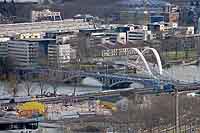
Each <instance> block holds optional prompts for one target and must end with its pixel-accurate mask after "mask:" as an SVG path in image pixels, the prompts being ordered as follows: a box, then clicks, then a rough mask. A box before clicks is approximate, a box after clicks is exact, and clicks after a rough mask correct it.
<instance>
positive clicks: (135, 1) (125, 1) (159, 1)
mask: <svg viewBox="0 0 200 133" xmlns="http://www.w3.org/2000/svg"><path fill="white" fill-rule="evenodd" d="M146 1H147V2H146V5H147V6H149V7H163V6H168V5H170V3H168V2H165V1H163V0H146ZM118 4H119V5H129V6H130V5H131V6H134V7H144V5H145V0H121V1H120V2H118Z"/></svg>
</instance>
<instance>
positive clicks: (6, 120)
mask: <svg viewBox="0 0 200 133" xmlns="http://www.w3.org/2000/svg"><path fill="white" fill-rule="evenodd" d="M29 122H38V121H37V120H36V119H25V118H17V117H0V124H13V123H16V124H18V123H29Z"/></svg>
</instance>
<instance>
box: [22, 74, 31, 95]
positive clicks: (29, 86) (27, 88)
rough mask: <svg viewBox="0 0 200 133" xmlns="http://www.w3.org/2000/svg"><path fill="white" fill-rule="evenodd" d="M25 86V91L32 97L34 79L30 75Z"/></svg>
mask: <svg viewBox="0 0 200 133" xmlns="http://www.w3.org/2000/svg"><path fill="white" fill-rule="evenodd" d="M23 84H24V89H25V90H26V93H27V95H28V96H30V95H31V92H32V90H33V82H32V78H31V77H30V75H28V74H26V75H25V79H24V82H23Z"/></svg>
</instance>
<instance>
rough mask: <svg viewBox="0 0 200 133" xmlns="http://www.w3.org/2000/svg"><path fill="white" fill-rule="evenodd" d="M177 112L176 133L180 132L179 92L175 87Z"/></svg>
mask: <svg viewBox="0 0 200 133" xmlns="http://www.w3.org/2000/svg"><path fill="white" fill-rule="evenodd" d="M175 112H176V120H175V121H176V133H179V94H178V89H177V88H175Z"/></svg>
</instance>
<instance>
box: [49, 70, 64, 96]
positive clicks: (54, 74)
mask: <svg viewBox="0 0 200 133" xmlns="http://www.w3.org/2000/svg"><path fill="white" fill-rule="evenodd" d="M48 77H49V78H48V81H49V83H50V85H51V86H52V88H53V94H54V96H56V94H57V91H58V86H59V81H60V80H62V72H58V71H57V70H51V72H49V75H48Z"/></svg>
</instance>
